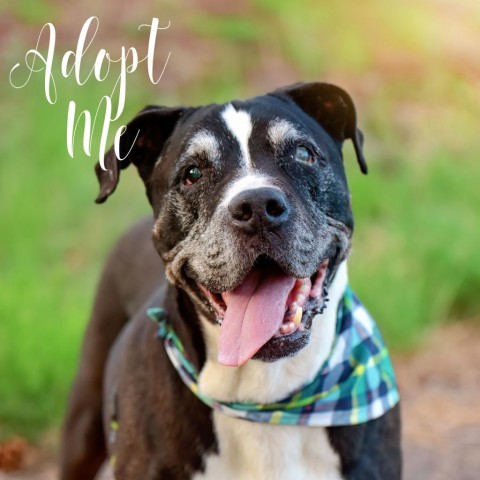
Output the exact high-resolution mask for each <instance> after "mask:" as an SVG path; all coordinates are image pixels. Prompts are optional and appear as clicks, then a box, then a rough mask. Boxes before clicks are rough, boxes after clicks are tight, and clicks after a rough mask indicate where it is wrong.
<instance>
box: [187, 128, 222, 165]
mask: <svg viewBox="0 0 480 480" xmlns="http://www.w3.org/2000/svg"><path fill="white" fill-rule="evenodd" d="M202 154H204V155H207V156H208V157H209V158H211V159H217V158H219V157H220V146H219V144H218V140H217V139H216V137H215V135H214V134H213V133H212V132H209V131H207V130H200V131H199V132H197V133H195V134H194V135H193V137H192V138H191V139H190V141H189V142H188V146H187V150H186V151H185V155H188V156H194V155H202Z"/></svg>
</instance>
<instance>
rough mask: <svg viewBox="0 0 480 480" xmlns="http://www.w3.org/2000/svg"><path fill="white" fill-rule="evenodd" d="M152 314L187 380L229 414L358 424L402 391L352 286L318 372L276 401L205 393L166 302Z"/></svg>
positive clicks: (386, 407) (256, 419)
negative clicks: (251, 400) (236, 399)
mask: <svg viewBox="0 0 480 480" xmlns="http://www.w3.org/2000/svg"><path fill="white" fill-rule="evenodd" d="M148 315H149V316H150V317H151V318H152V319H154V320H156V321H157V322H158V323H159V331H158V335H159V336H160V337H161V338H162V339H163V341H164V345H165V349H166V352H167V354H168V357H169V358H170V360H171V362H172V364H173V365H174V367H175V368H176V370H177V371H178V373H179V375H180V377H181V378H182V380H183V381H184V383H185V385H187V387H188V388H189V389H190V390H191V391H192V392H193V393H194V394H195V395H196V396H197V397H198V398H199V399H200V400H201V401H202V402H204V403H205V404H207V405H208V406H209V407H211V408H213V409H215V410H219V411H221V412H222V413H224V414H226V415H230V416H233V417H237V418H243V419H245V420H250V421H254V422H263V423H271V424H279V425H307V426H323V427H326V426H339V425H356V424H359V423H364V422H368V421H369V420H373V419H374V418H378V417H380V416H382V415H383V414H384V413H386V412H387V411H388V410H390V409H391V408H392V407H393V406H395V405H396V404H397V403H398V401H399V394H398V390H397V385H396V381H395V374H394V371H393V367H392V363H391V361H390V356H389V354H388V350H387V348H386V346H385V344H384V342H383V339H382V337H381V335H380V332H379V330H378V328H377V326H376V325H375V322H374V321H373V319H372V317H371V316H370V315H369V313H368V312H367V310H366V309H365V307H364V306H363V305H362V304H361V302H360V301H359V300H358V298H357V297H356V296H355V294H354V293H353V291H352V290H351V289H350V287H347V289H346V291H345V294H344V296H343V299H342V301H341V302H340V304H339V307H338V314H337V335H336V339H335V341H334V345H333V347H332V351H331V353H330V355H329V357H328V358H327V360H326V361H325V362H324V364H323V365H322V367H321V368H320V370H319V372H318V375H317V376H316V378H315V379H314V380H313V381H312V382H311V383H309V384H308V385H305V386H304V387H303V388H302V389H301V390H299V391H297V392H294V393H293V394H292V395H290V396H289V397H287V398H285V399H283V400H280V401H278V402H276V403H271V404H257V403H229V402H219V401H216V400H214V399H212V398H209V397H207V396H205V395H203V394H202V392H200V391H199V388H198V372H197V371H196V369H195V367H194V366H193V365H192V363H191V362H190V361H189V360H188V359H187V358H186V356H185V351H184V348H183V345H182V343H181V342H180V339H179V338H178V336H177V335H176V334H175V332H174V330H173V329H172V327H171V325H170V323H169V322H168V318H167V315H166V314H165V311H164V310H163V309H162V308H151V309H149V310H148Z"/></svg>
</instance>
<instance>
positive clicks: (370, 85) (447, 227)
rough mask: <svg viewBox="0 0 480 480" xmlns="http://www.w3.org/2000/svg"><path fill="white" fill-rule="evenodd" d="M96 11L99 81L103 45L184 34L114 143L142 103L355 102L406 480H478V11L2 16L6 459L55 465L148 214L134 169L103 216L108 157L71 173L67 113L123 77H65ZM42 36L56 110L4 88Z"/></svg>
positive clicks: (356, 7) (356, 262)
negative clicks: (101, 299)
mask: <svg viewBox="0 0 480 480" xmlns="http://www.w3.org/2000/svg"><path fill="white" fill-rule="evenodd" d="M91 15H96V16H98V18H99V20H100V28H99V31H98V33H97V36H96V38H95V40H94V43H93V44H92V46H91V47H90V52H89V54H87V55H86V56H85V58H84V62H85V65H86V67H89V66H90V68H91V65H92V64H93V60H94V58H95V55H96V53H97V52H98V49H100V48H106V49H107V50H108V51H109V52H111V54H112V56H118V54H119V52H120V47H121V46H122V45H125V46H127V47H128V46H132V45H133V46H136V47H137V48H138V50H139V52H146V48H147V43H148V32H147V31H146V30H142V31H138V25H140V24H142V23H149V22H150V21H151V18H152V16H156V17H158V18H159V19H160V24H167V23H168V22H169V21H170V22H171V27H170V28H169V29H168V30H165V31H161V32H159V34H158V40H157V48H156V52H157V65H159V66H160V65H163V63H164V61H165V58H166V56H167V54H168V52H170V51H171V58H170V61H169V63H168V65H167V67H166V69H165V72H164V75H163V78H162V80H161V81H160V83H159V84H158V85H156V86H154V85H152V84H150V83H149V82H148V80H147V74H146V67H145V65H141V66H140V67H139V71H138V72H137V73H136V74H135V75H132V76H130V77H129V83H128V87H127V104H126V109H125V112H124V114H123V116H122V118H121V119H120V121H118V122H116V123H115V124H114V125H113V127H112V129H111V131H112V132H113V131H114V129H116V128H117V127H118V126H120V125H121V124H122V123H126V122H127V121H128V120H129V119H130V118H131V117H132V116H133V115H134V114H135V113H136V112H137V111H138V110H140V109H141V108H142V107H143V106H144V105H146V104H154V103H157V104H165V105H177V104H205V103H212V102H224V101H227V100H230V99H232V98H245V97H247V96H252V95H256V94H261V93H264V92H266V91H269V90H271V89H274V88H276V87H278V86H281V85H284V84H288V83H294V82H296V81H299V80H302V81H309V80H322V81H328V82H331V83H336V84H338V85H339V86H342V87H343V88H345V89H346V90H347V91H349V92H350V93H351V95H352V96H353V98H354V100H355V103H356V105H357V109H358V111H359V119H360V126H361V128H362V130H363V131H364V133H365V138H366V143H365V150H366V155H367V160H368V163H369V167H370V173H369V175H368V176H366V177H365V176H363V175H361V174H360V172H359V170H358V168H357V166H356V162H355V159H354V155H353V148H352V147H351V145H349V144H346V145H345V148H344V152H345V157H346V158H345V163H346V167H347V171H348V177H349V183H350V187H351V191H352V195H353V206H354V212H355V216H356V220H357V229H356V233H355V238H354V250H353V254H352V257H351V261H350V271H351V283H352V285H353V287H354V289H355V290H356V291H357V293H358V294H359V296H360V297H361V298H362V299H363V301H364V303H365V304H366V305H367V307H368V308H369V309H370V311H371V312H372V313H373V315H374V317H375V318H376V319H377V321H378V323H379V325H380V326H381V328H382V330H383V332H384V335H385V337H386V338H387V341H388V344H389V345H390V348H391V350H393V351H394V352H396V357H395V359H396V363H397V368H398V370H399V378H400V382H401V385H402V388H403V390H404V400H405V402H404V403H405V410H406V412H407V413H406V417H407V420H406V427H405V435H406V438H407V440H408V443H407V445H406V452H407V455H408V466H407V473H408V472H409V473H408V474H409V475H410V477H407V478H432V479H433V478H435V479H436V478H462V479H470V478H471V479H473V478H478V472H479V471H480V465H479V463H478V461H476V460H475V459H474V456H475V455H474V452H478V448H480V416H479V415H480V414H479V408H478V398H479V397H478V394H479V388H480V387H479V385H480V373H479V365H480V358H479V354H478V352H479V348H478V343H477V341H478V340H480V334H479V326H480V321H479V320H480V315H479V312H480V294H479V292H480V223H479V213H480V188H479V181H480V161H479V153H480V134H479V119H480V48H479V44H480V3H479V2H478V1H474V0H404V1H402V2H395V1H393V0H365V1H364V2H352V1H349V0H337V1H336V2H319V1H318V0H299V1H295V2H291V1H286V0H236V1H235V2H223V1H221V0H187V1H182V2H177V1H173V0H158V1H150V0H137V1H135V2H131V1H127V0H116V1H109V2H98V1H93V0H86V1H83V2H62V1H60V0H23V1H19V2H9V5H8V6H7V5H3V6H1V7H0V61H1V63H0V74H1V79H0V132H1V134H0V245H1V248H0V282H1V283H0V442H2V441H3V442H4V444H3V445H4V451H5V449H7V450H8V448H13V453H12V452H10V453H9V452H8V451H7V454H9V455H13V457H15V452H16V451H17V450H22V449H23V447H24V446H25V445H29V446H28V447H26V448H27V452H31V451H32V448H33V451H36V449H37V450H40V451H42V452H43V451H45V450H47V451H48V452H50V453H52V452H54V451H55V448H56V445H57V442H58V440H57V432H58V426H59V424H60V421H61V417H62V413H63V411H64V408H65V402H66V397H67V392H68V388H69V385H70V383H71V380H72V376H73V374H74V371H75V368H76V364H77V361H78V353H79V346H80V342H81V338H82V333H83V331H84V328H85V325H86V321H87V319H88V314H89V310H90V305H91V301H92V297H93V294H94V290H95V284H96V280H97V278H98V275H99V271H100V269H101V266H102V261H103V259H104V258H105V256H106V254H107V252H108V250H109V248H111V246H112V245H113V243H114V241H115V239H116V238H117V237H118V236H119V235H120V234H121V232H122V231H124V230H125V229H126V228H127V227H128V226H129V225H130V224H131V223H132V222H134V221H135V219H137V218H138V217H140V216H141V215H144V214H148V213H149V207H148V204H147V201H146V198H145V196H144V192H143V188H142V185H141V182H140V181H139V179H138V178H137V175H136V172H135V171H134V170H133V169H132V170H131V171H128V170H127V171H125V172H124V174H123V175H122V180H121V184H120V186H119V188H118V190H117V192H116V193H115V195H114V196H113V197H112V198H111V199H110V200H109V201H108V202H107V203H106V204H105V205H102V206H95V205H94V203H93V200H94V198H95V196H96V189H97V184H96V178H95V176H94V174H93V166H94V163H95V161H96V159H95V157H93V158H89V157H87V156H86V155H84V154H82V153H81V144H80V141H77V142H76V152H77V153H76V156H75V158H74V159H72V158H70V157H69V156H68V154H67V150H66V140H65V139H66V118H67V105H68V101H69V100H72V99H74V100H75V101H76V102H77V105H78V106H79V107H81V108H90V109H94V107H95V108H96V106H97V105H98V102H99V100H100V98H101V97H102V96H103V95H105V94H109V93H110V92H111V90H112V87H113V80H114V79H113V76H112V77H111V78H110V79H109V80H107V81H105V82H104V83H98V82H96V81H95V80H90V81H89V82H87V84H86V85H84V86H82V87H79V86H78V85H77V84H76V83H75V82H74V81H72V79H63V78H62V77H61V76H60V71H59V65H60V61H61V56H62V54H63V53H64V52H65V51H66V50H67V49H75V46H76V41H77V38H78V34H79V31H80V28H81V26H82V25H83V22H84V21H85V20H86V19H87V18H88V17H89V16H91ZM46 22H53V23H54V24H55V27H56V30H57V45H56V54H55V71H54V75H56V83H57V89H58V94H59V98H58V101H57V103H56V104H55V105H50V104H48V103H47V102H46V100H45V96H44V93H43V81H44V79H43V74H42V73H39V74H36V75H33V76H32V78H31V81H30V82H29V83H28V84H27V85H26V86H25V87H24V88H22V89H21V90H15V89H13V88H12V87H11V86H10V84H9V82H8V73H9V71H10V69H11V68H12V66H13V65H14V64H15V63H17V62H21V61H22V58H23V56H24V54H25V52H26V51H27V50H28V49H29V48H34V46H35V44H36V40H37V37H38V34H39V31H40V28H41V26H42V25H43V24H44V23H46ZM40 47H41V48H43V49H45V48H46V41H45V39H44V41H43V42H42V43H41V44H40ZM112 68H113V67H112ZM79 137H80V135H79ZM425 392H427V394H425ZM425 395H426V396H425ZM475 398H476V400H475ZM409 402H410V403H409ZM462 415H463V416H462ZM459 429H460V430H459ZM12 438H13V439H16V440H14V442H13V443H14V445H13V447H11V445H12ZM9 442H10V443H9ZM26 442H27V443H26ZM5 445H6V447H5ZM19 445H20V447H18V446H19ZM30 445H33V446H34V447H30ZM39 445H40V447H38V446H39ZM17 447H18V448H17ZM1 451H2V450H1V449H0V454H1ZM419 452H420V453H419ZM465 452H467V453H465ZM468 452H473V453H468ZM4 455H5V452H4ZM28 455H30V456H33V457H35V458H37V457H42V454H38V453H37V454H31V453H28V454H27V463H29V462H30V463H32V462H33V461H30V460H28V458H30V457H29V456H28ZM448 455H450V457H448ZM465 455H467V456H465ZM467 457H468V458H467ZM15 458H16V457H15ZM42 458H43V457H42ZM443 458H446V459H447V460H448V461H447V462H446V463H448V465H450V466H448V465H447V464H445V465H443V463H442V461H443V460H442V459H443ZM475 461H476V462H477V463H475ZM33 463H35V462H33ZM444 463H445V462H444ZM442 465H443V466H442ZM32 468H33V467H32ZM449 468H453V470H449ZM422 469H423V470H422ZM420 471H422V472H423V473H422V474H421V475H420V473H418V472H420ZM414 472H417V473H414ZM449 472H455V476H452V474H451V473H449ZM1 475H2V474H1V473H0V477H1ZM29 475H30V477H25V478H36V477H33V476H31V475H34V474H33V473H30V474H29ZM449 475H450V476H449ZM42 478H43V477H42ZM45 478H46V477H45Z"/></svg>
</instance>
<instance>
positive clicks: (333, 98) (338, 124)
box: [273, 82, 368, 174]
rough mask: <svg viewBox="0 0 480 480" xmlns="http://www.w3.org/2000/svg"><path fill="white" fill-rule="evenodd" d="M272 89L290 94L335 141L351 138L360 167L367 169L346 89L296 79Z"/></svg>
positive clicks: (280, 93)
mask: <svg viewBox="0 0 480 480" xmlns="http://www.w3.org/2000/svg"><path fill="white" fill-rule="evenodd" d="M273 93H274V94H276V95H286V96H287V97H290V98H291V99H292V100H293V101H294V102H295V103H296V104H297V105H298V106H299V107H300V108H301V109H302V110H303V111H304V112H305V113H307V114H308V115H310V116H311V117H313V118H314V119H315V120H316V121H317V122H318V123H319V124H320V125H321V126H322V127H323V128H324V129H325V130H326V131H327V133H329V134H330V135H331V136H332V137H333V138H335V139H337V140H338V141H340V142H343V141H344V140H345V139H347V138H349V139H351V140H352V142H353V146H354V147H355V153H356V155H357V160H358V164H359V165H360V170H361V171H362V172H363V173H365V174H366V173H367V171H368V168H367V162H366V161H365V157H364V156H363V150H362V146H363V135H362V132H361V131H360V130H359V129H358V128H357V113H356V111H355V105H354V104H353V101H352V99H351V97H350V95H349V94H348V93H347V92H346V91H345V90H342V89H341V88H339V87H337V86H335V85H331V84H329V83H319V82H314V83H296V84H294V85H290V86H288V87H284V88H281V89H279V90H275V91H274V92H273Z"/></svg>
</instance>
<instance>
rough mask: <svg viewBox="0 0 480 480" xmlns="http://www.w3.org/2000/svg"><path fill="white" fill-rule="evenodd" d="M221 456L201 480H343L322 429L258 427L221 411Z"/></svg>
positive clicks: (217, 420)
mask: <svg viewBox="0 0 480 480" xmlns="http://www.w3.org/2000/svg"><path fill="white" fill-rule="evenodd" d="M214 423H215V429H216V432H217V440H218V448H219V453H218V454H211V455H209V456H208V457H207V458H206V459H205V472H204V473H202V474H198V475H196V476H195V477H194V478H195V479H196V480H206V479H215V480H223V479H225V480H226V479H232V480H311V479H313V478H315V479H319V480H338V479H341V478H342V477H341V475H340V468H339V467H340V460H339V457H338V455H337V454H336V453H335V451H334V450H333V449H332V447H331V445H330V443H329V441H328V436H327V433H326V430H325V429H324V428H321V427H305V426H281V425H269V424H264V423H253V422H249V421H245V420H241V419H236V418H231V417H227V416H226V415H224V414H222V413H219V412H215V414H214Z"/></svg>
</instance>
